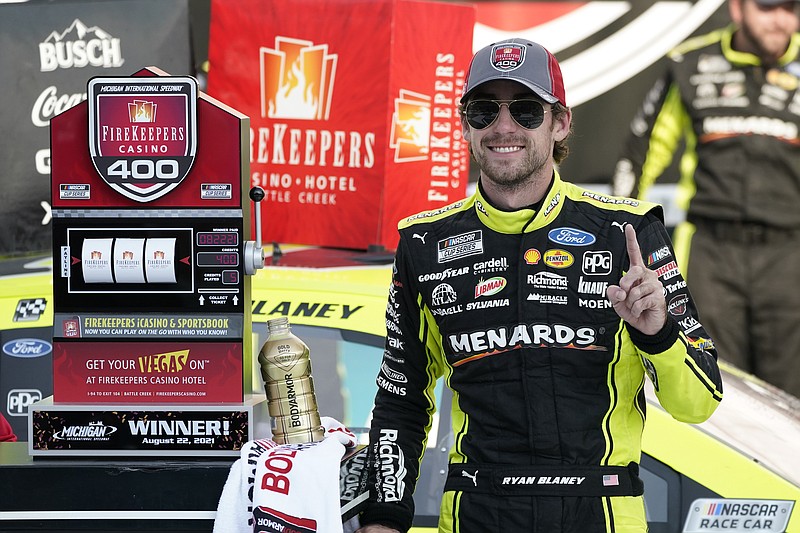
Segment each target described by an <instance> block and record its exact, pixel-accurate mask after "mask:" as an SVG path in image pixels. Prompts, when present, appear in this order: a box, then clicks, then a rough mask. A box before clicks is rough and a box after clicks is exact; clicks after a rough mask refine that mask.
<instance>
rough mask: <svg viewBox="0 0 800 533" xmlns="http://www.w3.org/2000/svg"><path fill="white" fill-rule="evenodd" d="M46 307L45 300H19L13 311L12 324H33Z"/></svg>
mask: <svg viewBox="0 0 800 533" xmlns="http://www.w3.org/2000/svg"><path fill="white" fill-rule="evenodd" d="M46 307H47V300H46V299H45V298H36V299H33V300H20V301H19V302H18V303H17V309H16V310H15V311H14V322H34V321H36V320H39V317H40V316H41V315H42V313H44V310H45V308H46Z"/></svg>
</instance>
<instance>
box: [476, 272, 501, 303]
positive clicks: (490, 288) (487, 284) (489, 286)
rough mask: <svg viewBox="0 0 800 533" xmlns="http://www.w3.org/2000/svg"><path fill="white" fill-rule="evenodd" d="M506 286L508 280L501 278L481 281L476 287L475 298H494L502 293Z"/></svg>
mask: <svg viewBox="0 0 800 533" xmlns="http://www.w3.org/2000/svg"><path fill="white" fill-rule="evenodd" d="M505 286H506V278H503V277H500V276H497V277H494V278H489V279H487V280H485V281H484V280H481V281H480V282H479V283H478V284H477V285H476V286H475V298H480V297H481V296H493V295H495V294H497V293H498V292H500V291H502V290H503V289H504V288H505Z"/></svg>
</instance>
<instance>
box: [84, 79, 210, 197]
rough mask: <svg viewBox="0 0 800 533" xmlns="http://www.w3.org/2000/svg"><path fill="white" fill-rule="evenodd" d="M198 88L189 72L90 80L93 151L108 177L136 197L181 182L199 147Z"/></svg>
mask: <svg viewBox="0 0 800 533" xmlns="http://www.w3.org/2000/svg"><path fill="white" fill-rule="evenodd" d="M197 94H198V93H197V81H196V80H194V78H190V77H171V76H153V77H129V78H92V79H91V80H89V85H88V94H87V96H88V103H89V152H90V155H91V158H92V164H93V165H94V167H95V169H96V170H97V172H98V174H100V177H101V178H102V179H103V181H105V182H106V183H107V184H108V185H109V186H110V187H111V188H112V189H114V190H115V191H117V192H118V193H120V194H122V195H123V196H126V197H128V198H130V199H131V200H135V201H137V202H151V201H153V200H155V199H157V198H161V197H162V196H164V195H166V194H168V193H169V192H171V191H172V190H174V189H175V188H176V187H178V186H179V185H180V183H181V182H182V181H183V179H184V178H185V177H186V176H187V174H188V173H189V170H190V169H191V168H192V165H193V164H194V160H195V155H196V153H197Z"/></svg>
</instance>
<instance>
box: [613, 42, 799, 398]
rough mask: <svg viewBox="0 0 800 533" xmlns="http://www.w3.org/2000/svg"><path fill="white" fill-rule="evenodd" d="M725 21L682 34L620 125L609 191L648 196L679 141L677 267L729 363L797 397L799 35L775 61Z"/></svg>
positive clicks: (626, 194) (675, 235)
mask: <svg viewBox="0 0 800 533" xmlns="http://www.w3.org/2000/svg"><path fill="white" fill-rule="evenodd" d="M733 32H734V27H732V26H731V27H728V28H725V29H721V30H718V31H715V32H712V33H710V34H708V35H703V36H700V37H696V38H693V39H690V40H688V41H686V42H685V43H683V44H681V45H680V46H679V47H678V48H676V49H675V50H674V51H673V52H671V53H670V55H669V58H668V59H669V61H668V69H667V73H666V75H665V77H664V78H663V79H661V80H659V82H657V84H656V86H655V87H654V88H653V89H652V90H651V91H650V93H649V94H648V95H647V98H646V99H645V102H644V104H643V106H642V109H641V110H640V112H639V113H638V114H637V115H636V117H635V118H634V120H633V122H632V124H631V135H630V137H629V139H628V141H627V144H626V146H625V149H624V151H623V153H622V154H621V158H620V160H619V162H618V163H617V169H616V171H615V174H614V178H613V188H612V192H613V194H616V195H622V196H631V197H636V198H643V199H644V198H647V197H648V192H649V189H650V187H651V186H652V185H653V184H654V183H655V181H656V180H657V179H658V178H659V177H660V176H661V175H662V173H663V172H664V170H665V169H666V168H667V167H668V166H669V165H670V164H671V162H672V159H673V155H674V154H675V153H676V152H677V151H678V150H679V149H680V148H681V140H683V142H684V145H685V146H684V148H683V155H682V158H681V160H680V174H681V176H680V182H679V183H678V187H677V199H676V200H677V204H678V206H679V207H681V208H682V209H683V210H685V211H686V221H685V222H683V223H681V224H680V225H679V226H678V227H677V228H676V230H675V234H674V242H675V250H676V254H677V258H678V265H679V267H680V268H681V271H682V272H683V274H684V275H685V277H686V280H687V282H688V284H689V287H690V289H691V291H692V294H693V295H694V297H695V301H696V302H697V305H698V307H699V308H700V309H701V310H702V313H703V315H702V316H703V324H704V325H705V326H706V328H707V330H708V331H709V332H710V333H711V334H712V335H713V337H714V339H715V341H716V343H717V346H718V347H719V349H720V352H721V353H722V354H724V355H723V357H725V358H726V359H727V360H729V361H731V362H733V363H735V364H736V365H737V366H739V367H740V368H742V369H744V370H747V371H749V372H753V373H755V374H757V375H759V376H760V377H762V378H764V379H766V380H767V381H770V382H771V383H773V384H776V385H778V386H780V387H781V388H783V389H785V390H787V391H789V392H792V393H793V394H795V395H798V396H800V358H798V357H797V355H796V354H797V352H798V350H800V329H799V328H797V327H796V325H797V322H798V320H800V291H796V290H790V291H787V290H785V287H786V285H788V286H790V287H794V286H797V285H798V284H800V209H798V206H799V205H800V139H799V138H798V130H799V129H800V91H798V87H800V35H799V34H795V35H794V36H793V38H792V40H791V43H790V45H789V48H788V50H787V51H786V53H785V54H784V55H783V57H782V58H781V59H780V60H779V61H778V64H777V65H776V66H774V67H770V68H768V67H766V66H764V65H763V64H762V62H761V60H760V59H759V58H758V57H757V56H755V55H753V54H749V53H744V52H739V51H736V50H734V49H733V48H732V45H731V43H732V36H733Z"/></svg>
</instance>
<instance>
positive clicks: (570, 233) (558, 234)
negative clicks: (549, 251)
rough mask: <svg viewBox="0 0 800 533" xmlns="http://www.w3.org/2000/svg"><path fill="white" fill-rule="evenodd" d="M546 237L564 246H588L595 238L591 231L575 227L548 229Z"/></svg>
mask: <svg viewBox="0 0 800 533" xmlns="http://www.w3.org/2000/svg"><path fill="white" fill-rule="evenodd" d="M547 238H548V239H550V240H551V241H553V242H557V243H558V244H562V245H564V246H589V245H590V244H592V243H593V242H594V241H596V240H597V239H596V238H595V236H594V235H592V234H591V233H587V232H585V231H581V230H579V229H575V228H556V229H553V230H550V232H549V233H548V234H547Z"/></svg>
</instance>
